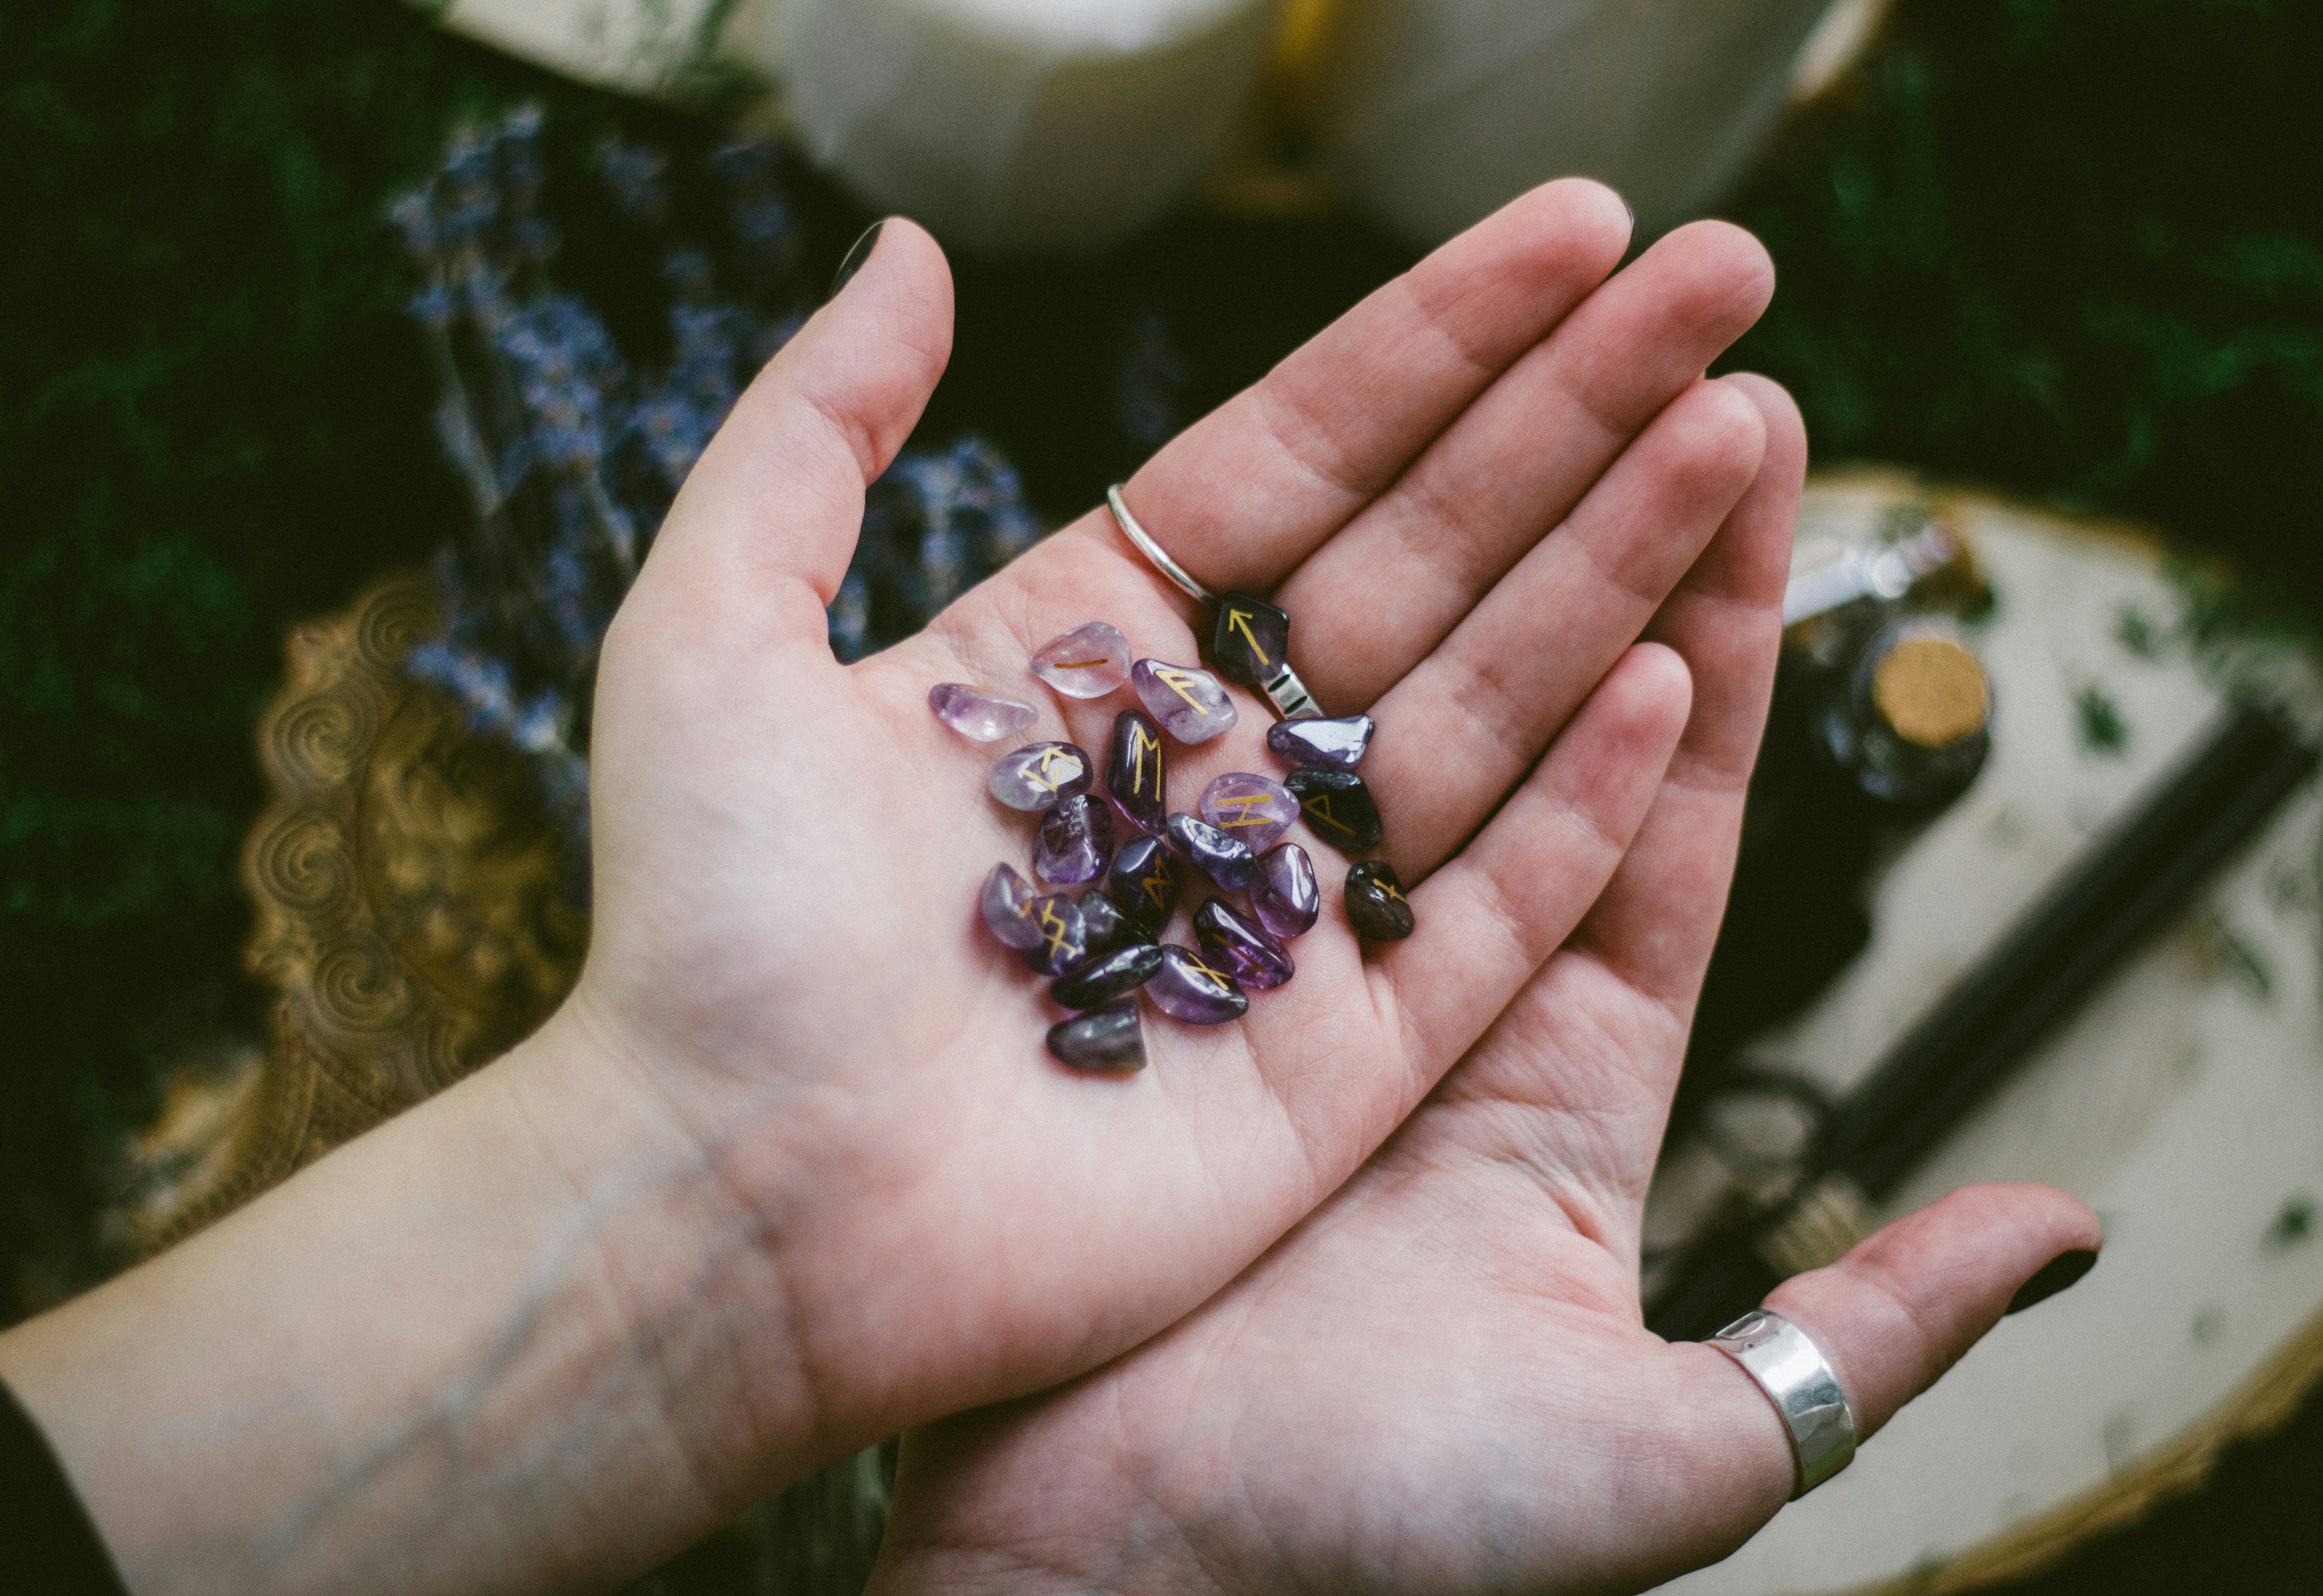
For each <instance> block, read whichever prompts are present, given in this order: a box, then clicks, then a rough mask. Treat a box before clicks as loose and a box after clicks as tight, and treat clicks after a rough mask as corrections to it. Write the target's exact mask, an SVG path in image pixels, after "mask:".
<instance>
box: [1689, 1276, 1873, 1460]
mask: <svg viewBox="0 0 2323 1596" xmlns="http://www.w3.org/2000/svg"><path fill="white" fill-rule="evenodd" d="M1707 1344H1708V1345H1711V1346H1714V1347H1716V1348H1717V1349H1718V1350H1719V1351H1720V1352H1722V1353H1725V1354H1726V1355H1727V1356H1728V1357H1730V1358H1731V1359H1733V1360H1734V1361H1735V1362H1738V1363H1740V1364H1741V1365H1742V1370H1743V1372H1744V1373H1746V1374H1748V1375H1749V1377H1750V1378H1751V1379H1752V1380H1756V1381H1757V1382H1758V1389H1759V1390H1762V1391H1764V1392H1766V1393H1767V1400H1768V1401H1769V1402H1772V1403H1773V1404H1774V1405H1775V1411H1776V1412H1777V1413H1778V1414H1780V1415H1781V1416H1782V1420H1783V1428H1784V1429H1785V1430H1786V1431H1787V1432H1788V1433H1789V1435H1790V1438H1791V1461H1792V1463H1793V1464H1794V1465H1795V1467H1796V1470H1797V1473H1796V1476H1795V1480H1794V1483H1793V1489H1792V1491H1791V1500H1793V1501H1796V1500H1799V1498H1801V1497H1803V1496H1804V1495H1805V1494H1806V1493H1807V1492H1808V1491H1813V1489H1814V1488H1815V1487H1816V1486H1818V1485H1820V1484H1822V1483H1823V1481H1826V1480H1828V1479H1830V1478H1831V1477H1832V1475H1833V1474H1836V1473H1838V1472H1840V1470H1841V1469H1843V1468H1845V1467H1846V1466H1847V1465H1848V1464H1849V1463H1853V1462H1854V1461H1855V1409H1854V1408H1850V1407H1849V1406H1848V1404H1847V1393H1846V1392H1844V1391H1842V1390H1840V1389H1839V1377H1838V1376H1837V1375H1835V1374H1833V1373H1832V1371H1831V1363H1830V1361H1829V1360H1827V1359H1826V1358H1824V1356H1823V1349H1822V1348H1820V1347H1818V1346H1816V1345H1815V1344H1814V1343H1813V1341H1811V1340H1809V1339H1808V1338H1807V1333H1806V1332H1805V1331H1804V1330H1802V1329H1800V1328H1799V1327H1798V1326H1797V1325H1794V1324H1792V1323H1791V1322H1790V1321H1789V1320H1788V1319H1786V1318H1785V1317H1783V1316H1782V1315H1780V1314H1778V1313H1776V1312H1774V1311H1772V1310H1771V1309H1768V1308H1758V1309H1755V1310H1753V1311H1752V1312H1749V1313H1747V1314H1744V1315H1743V1316H1741V1317H1740V1318H1739V1319H1737V1320H1735V1321H1734V1322H1733V1323H1732V1324H1731V1325H1727V1326H1726V1328H1725V1329H1723V1330H1721V1331H1720V1332H1719V1333H1718V1334H1717V1335H1713V1336H1712V1337H1711V1338H1710V1340H1709V1342H1708V1343H1707Z"/></svg>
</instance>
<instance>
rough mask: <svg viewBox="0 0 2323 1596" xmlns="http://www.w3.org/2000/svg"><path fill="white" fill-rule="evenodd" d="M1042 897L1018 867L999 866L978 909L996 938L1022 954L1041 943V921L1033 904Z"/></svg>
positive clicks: (979, 898) (986, 882) (985, 890)
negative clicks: (1018, 871) (1038, 919)
mask: <svg viewBox="0 0 2323 1596" xmlns="http://www.w3.org/2000/svg"><path fill="white" fill-rule="evenodd" d="M1039 897H1040V894H1038V893H1036V892H1034V891H1033V884H1032V883H1031V882H1029V881H1027V880H1025V879H1024V877H1023V876H1019V875H1018V874H1017V873H1016V867H1015V866H1014V865H1010V864H1005V863H1004V864H998V865H995V866H993V867H992V874H991V875H989V876H986V877H985V878H984V891H983V892H982V893H981V894H978V898H977V908H978V910H980V911H981V912H982V913H983V915H984V923H985V925H986V926H987V928H989V929H990V931H991V932H992V934H993V935H994V936H996V937H998V938H999V939H1000V940H1001V941H1002V942H1003V943H1005V944H1006V945H1007V946H1008V947H1011V948H1014V949H1017V950H1018V951H1019V952H1022V951H1023V950H1024V949H1027V948H1030V947H1033V946H1034V945H1035V944H1037V943H1038V942H1039V941H1040V940H1041V926H1040V922H1037V921H1035V920H1034V919H1033V903H1035V902H1037V901H1038V900H1039Z"/></svg>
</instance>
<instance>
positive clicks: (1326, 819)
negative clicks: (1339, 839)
mask: <svg viewBox="0 0 2323 1596" xmlns="http://www.w3.org/2000/svg"><path fill="white" fill-rule="evenodd" d="M1299 807H1300V808H1302V809H1304V810H1305V811H1306V812H1307V818H1308V820H1310V821H1322V822H1323V824H1325V825H1327V826H1333V827H1336V828H1337V829H1338V830H1342V831H1345V833H1346V834H1347V835H1348V836H1350V837H1352V836H1354V834H1355V829H1354V827H1353V826H1351V825H1349V824H1347V822H1346V821H1343V820H1341V819H1340V818H1339V817H1338V816H1337V815H1335V814H1333V813H1332V812H1331V795H1330V794H1329V793H1316V794H1315V795H1314V796H1313V797H1312V798H1309V799H1308V800H1307V802H1306V803H1303V804H1301V805H1299Z"/></svg>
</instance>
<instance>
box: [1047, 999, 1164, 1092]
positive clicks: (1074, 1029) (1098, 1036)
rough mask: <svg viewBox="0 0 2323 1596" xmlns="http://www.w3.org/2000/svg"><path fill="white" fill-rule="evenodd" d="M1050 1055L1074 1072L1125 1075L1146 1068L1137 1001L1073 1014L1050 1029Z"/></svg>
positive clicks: (1143, 1039) (1125, 1001) (1142, 1031)
mask: <svg viewBox="0 0 2323 1596" xmlns="http://www.w3.org/2000/svg"><path fill="white" fill-rule="evenodd" d="M1049 1051H1050V1053H1051V1055H1052V1056H1054V1057H1055V1058H1056V1059H1057V1060H1058V1061H1059V1062H1060V1063H1063V1064H1070V1065H1071V1066H1072V1067H1073V1068H1074V1069H1102V1070H1108V1071H1111V1072H1112V1073H1114V1074H1116V1075H1126V1074H1128V1073H1129V1072H1130V1071H1131V1070H1133V1069H1144V1068H1145V1027H1144V1025H1143V1023H1142V1022H1141V1021H1140V1020H1139V1018H1138V1014H1137V1000H1136V999H1135V998H1134V997H1131V998H1125V999H1124V1000H1123V1001H1121V1002H1119V1003H1112V1004H1106V1006H1105V1007H1103V1008H1101V1009H1091V1010H1090V1011H1089V1012H1088V1014H1075V1015H1074V1016H1073V1017H1072V1018H1071V1019H1070V1020H1060V1021H1058V1022H1057V1023H1055V1024H1054V1025H1051V1026H1050V1027H1049Z"/></svg>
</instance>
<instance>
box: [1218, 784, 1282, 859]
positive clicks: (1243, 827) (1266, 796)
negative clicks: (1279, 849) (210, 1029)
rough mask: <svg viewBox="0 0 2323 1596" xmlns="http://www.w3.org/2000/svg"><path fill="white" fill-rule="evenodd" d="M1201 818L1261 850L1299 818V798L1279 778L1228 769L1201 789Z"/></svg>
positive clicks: (1240, 841)
mask: <svg viewBox="0 0 2323 1596" xmlns="http://www.w3.org/2000/svg"><path fill="white" fill-rule="evenodd" d="M1201 807H1202V818H1203V819H1204V820H1206V821H1209V822H1210V824H1212V825H1214V826H1216V827H1217V829H1218V830H1221V831H1224V832H1225V833H1226V835H1227V836H1229V837H1231V838H1233V839H1235V841H1237V842H1239V843H1241V844H1242V845H1243V846H1244V848H1248V849H1250V851H1251V852H1253V853H1264V852H1265V851H1266V850H1267V849H1268V848H1272V847H1273V846H1274V845H1275V843H1277V842H1278V841H1280V840H1281V837H1282V834H1283V833H1284V832H1285V831H1288V830H1290V822H1291V821H1295V820H1297V819H1298V818H1299V800H1297V799H1296V798H1293V797H1292V796H1291V795H1290V788H1288V787H1286V786H1284V785H1283V784H1281V782H1277V781H1270V780H1268V779H1267V778H1266V777H1265V776H1262V775H1253V774H1252V773H1251V772H1249V771H1247V770H1230V771H1228V772H1226V775H1222V776H1219V777H1218V778H1217V780H1216V781H1213V782H1212V783H1211V784H1209V785H1208V786H1207V787H1204V788H1203V789H1202V806H1201Z"/></svg>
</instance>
